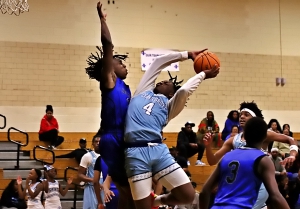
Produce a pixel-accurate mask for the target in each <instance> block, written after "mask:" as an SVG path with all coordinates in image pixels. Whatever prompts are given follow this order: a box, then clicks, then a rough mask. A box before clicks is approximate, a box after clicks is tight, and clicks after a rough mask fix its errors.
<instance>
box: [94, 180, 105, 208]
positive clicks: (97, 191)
mask: <svg viewBox="0 0 300 209" xmlns="http://www.w3.org/2000/svg"><path fill="white" fill-rule="evenodd" d="M94 189H95V194H96V198H97V200H98V204H103V202H102V199H101V195H100V183H99V181H98V182H94Z"/></svg>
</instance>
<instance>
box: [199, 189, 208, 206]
mask: <svg viewBox="0 0 300 209" xmlns="http://www.w3.org/2000/svg"><path fill="white" fill-rule="evenodd" d="M209 200H210V195H209V193H208V192H203V191H202V192H200V195H199V206H200V209H208V206H209Z"/></svg>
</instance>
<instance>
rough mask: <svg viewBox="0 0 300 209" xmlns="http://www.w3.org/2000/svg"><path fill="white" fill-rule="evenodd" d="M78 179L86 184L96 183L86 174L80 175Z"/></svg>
mask: <svg viewBox="0 0 300 209" xmlns="http://www.w3.org/2000/svg"><path fill="white" fill-rule="evenodd" d="M78 179H79V180H80V181H83V182H85V183H88V182H93V181H94V179H93V178H89V177H87V176H86V175H84V174H78Z"/></svg>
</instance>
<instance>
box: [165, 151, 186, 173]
mask: <svg viewBox="0 0 300 209" xmlns="http://www.w3.org/2000/svg"><path fill="white" fill-rule="evenodd" d="M169 151H170V154H171V155H172V156H173V157H174V160H175V161H176V162H177V163H178V165H180V167H181V168H182V169H183V170H184V171H186V170H187V169H188V164H187V160H186V158H185V157H183V156H179V155H178V151H177V149H176V147H174V146H173V147H170V148H169Z"/></svg>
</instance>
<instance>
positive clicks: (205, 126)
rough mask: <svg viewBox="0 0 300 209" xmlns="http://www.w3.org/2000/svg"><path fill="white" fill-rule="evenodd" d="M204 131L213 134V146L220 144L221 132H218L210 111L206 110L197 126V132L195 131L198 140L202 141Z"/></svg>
mask: <svg viewBox="0 0 300 209" xmlns="http://www.w3.org/2000/svg"><path fill="white" fill-rule="evenodd" d="M206 133H212V134H213V142H214V147H218V146H219V147H220V146H222V144H221V134H220V133H219V125H218V123H217V121H215V116H214V113H213V112H212V111H208V112H207V114H206V118H203V120H202V121H201V122H200V124H199V126H198V132H197V138H198V140H199V141H202V140H203V137H204V135H205V134H206Z"/></svg>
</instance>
